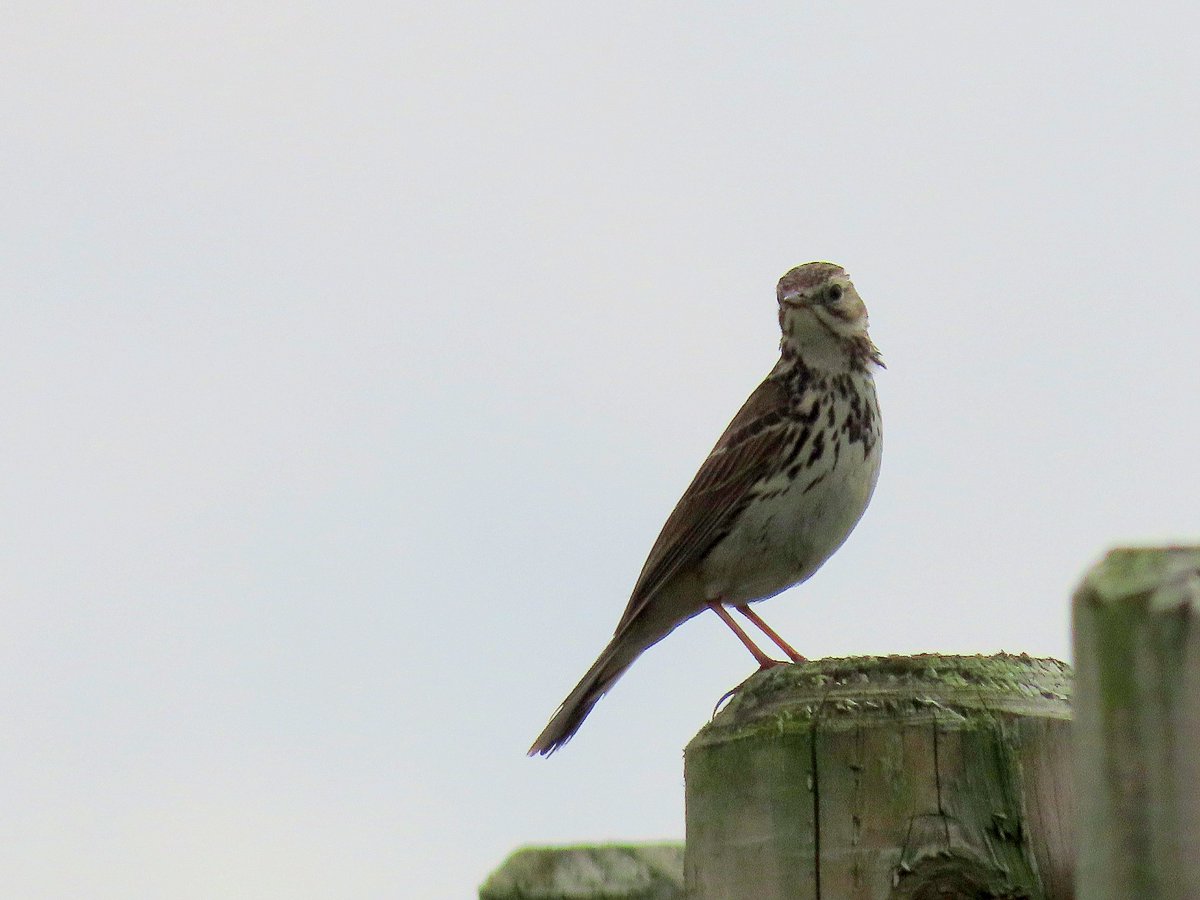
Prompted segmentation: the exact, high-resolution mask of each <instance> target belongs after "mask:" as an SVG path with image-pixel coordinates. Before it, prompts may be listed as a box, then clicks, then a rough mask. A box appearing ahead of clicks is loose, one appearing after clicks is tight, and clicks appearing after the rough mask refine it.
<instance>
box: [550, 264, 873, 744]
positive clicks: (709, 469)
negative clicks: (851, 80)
mask: <svg viewBox="0 0 1200 900" xmlns="http://www.w3.org/2000/svg"><path fill="white" fill-rule="evenodd" d="M775 296H776V302H777V305H778V313H779V328H780V341H779V361H778V362H777V363H776V364H775V366H774V368H772V369H771V372H770V374H768V375H767V377H766V378H765V379H764V380H763V382H762V383H761V384H760V385H759V386H758V387H757V388H756V389H755V390H754V392H753V393H751V394H750V397H749V398H748V399H747V400H746V402H745V403H744V404H743V405H742V408H741V409H740V410H739V411H738V413H737V415H735V416H734V417H733V420H732V421H731V422H730V423H729V426H728V427H727V428H726V429H725V431H724V433H723V434H722V435H721V437H720V439H718V441H717V443H716V446H714V447H713V449H712V451H711V452H710V453H709V455H708V458H707V459H705V460H704V463H703V464H702V465H701V466H700V470H699V471H698V472H697V473H696V476H695V478H694V479H693V480H692V482H691V484H690V485H689V486H688V488H687V490H685V491H684V493H683V496H682V497H681V498H680V499H679V502H678V503H677V504H676V505H675V509H674V510H673V511H672V512H671V514H670V516H668V517H667V521H666V524H664V525H663V528H662V532H661V533H660V534H659V536H658V539H657V540H656V541H655V542H654V544H653V546H652V547H651V550H650V554H649V556H648V557H647V558H646V562H645V564H644V565H643V567H642V571H641V574H640V575H639V576H638V579H637V582H636V583H635V585H634V588H633V592H632V594H631V596H630V598H629V603H628V605H627V606H626V607H625V612H624V614H623V615H622V616H621V619H620V621H619V622H618V623H617V627H616V630H615V631H614V633H613V637H612V640H611V641H610V642H609V644H608V646H607V647H605V648H604V650H603V652H601V654H600V656H599V657H598V658H597V659H596V661H595V663H594V664H593V665H592V667H591V668H590V669H588V671H587V673H586V674H585V675H584V676H583V678H582V679H581V680H580V682H579V684H578V685H576V687H575V688H574V690H572V691H571V693H570V694H568V695H567V698H566V699H565V700H564V701H563V702H562V704H561V705H560V706H559V708H558V710H557V711H556V712H555V714H554V715H553V717H552V718H551V719H550V721H549V723H548V724H547V725H546V727H545V729H544V730H543V731H542V733H541V734H540V735H538V737H537V740H535V741H534V742H533V745H532V746H531V747H530V748H529V751H528V755H530V756H535V755H541V756H548V755H550V754H551V753H553V752H554V751H556V750H558V749H559V748H561V747H562V746H563V745H564V744H565V743H566V742H567V741H569V740H570V739H571V738H572V737H573V736H574V735H575V733H576V732H577V731H578V730H579V727H580V726H581V725H582V724H583V721H584V719H585V718H586V717H587V715H588V713H590V712H591V710H592V708H593V707H594V706H595V705H596V702H597V701H598V700H599V699H600V698H601V696H603V695H604V694H605V692H607V691H608V690H609V689H610V688H611V687H612V686H613V685H614V684H615V683H616V681H617V679H619V678H620V677H621V676H622V675H623V674H624V673H625V672H626V671H627V670H628V669H629V667H630V666H631V665H633V663H634V661H635V660H637V658H638V657H639V656H641V654H642V653H643V652H645V651H646V650H647V649H648V648H649V647H651V646H652V645H654V644H656V643H658V642H659V641H660V640H662V639H663V638H664V637H666V636H667V635H668V634H670V633H671V632H672V631H673V630H674V629H675V628H676V627H677V626H679V625H681V624H682V623H683V622H686V621H687V620H688V619H691V618H692V617H693V616H696V615H699V614H700V613H702V612H704V611H705V610H712V611H713V612H714V613H715V614H716V615H717V616H718V617H720V619H721V620H722V621H723V622H724V623H725V624H726V625H727V626H729V628H730V629H731V630H732V631H733V632H734V634H735V635H737V637H738V639H739V640H740V641H741V642H742V643H743V644H744V645H745V646H746V648H747V649H748V650H750V652H751V654H752V655H753V656H754V658H755V660H756V661H757V662H758V663H759V666H760V668H768V667H770V666H773V665H779V664H780V663H779V662H777V661H776V660H774V659H772V658H771V657H769V656H768V655H767V654H766V653H764V652H763V651H762V650H761V649H760V648H759V647H758V646H757V645H756V644H755V643H754V641H753V640H752V639H751V638H750V637H749V635H747V634H746V632H745V631H744V630H743V629H742V627H741V626H740V625H739V624H738V622H737V620H736V619H735V618H734V617H733V615H732V614H731V613H730V608H732V609H734V610H736V611H737V612H738V613H740V614H741V615H742V616H743V617H745V619H746V620H747V621H749V622H750V623H751V624H753V625H754V626H755V627H756V628H758V629H759V630H760V631H762V632H763V634H764V635H766V637H767V638H768V639H769V640H770V641H771V642H772V643H774V644H775V645H776V646H777V647H779V649H780V650H782V651H783V653H784V654H785V655H787V656H788V657H789V659H791V660H792V661H793V662H803V661H804V657H803V656H801V655H800V654H799V653H797V652H796V651H795V650H794V649H793V648H792V647H791V645H790V644H788V643H787V642H786V641H784V640H783V639H782V638H781V637H780V636H779V635H778V634H777V633H776V632H775V631H774V630H772V629H771V628H770V627H769V626H768V625H767V624H766V623H765V622H763V620H762V619H761V618H760V617H759V616H758V615H757V613H755V612H754V611H753V610H752V609H751V608H750V606H749V604H751V603H753V602H756V601H759V600H765V599H767V598H769V597H773V596H775V595H776V594H778V593H780V592H781V591H783V590H786V589H787V588H789V587H792V586H794V585H797V584H799V583H801V582H803V581H805V580H807V579H808V578H809V577H811V576H812V574H813V573H814V572H816V571H817V569H819V568H820V567H821V566H822V565H823V564H824V563H825V561H826V560H827V559H829V557H830V556H831V555H832V554H833V553H834V552H835V551H836V550H837V549H838V548H839V547H840V546H841V545H842V543H843V542H844V541H845V540H846V538H847V537H848V536H849V535H850V532H851V531H852V530H853V529H854V527H855V525H857V524H858V521H859V519H860V518H861V517H862V514H863V513H864V512H865V511H866V508H867V504H868V503H869V502H870V500H871V495H872V493H873V492H874V490H875V483H876V480H877V479H878V477H879V465H880V455H881V450H882V444H881V438H882V432H881V420H880V415H879V404H878V401H877V400H876V396H875V379H874V371H875V369H876V368H882V367H883V360H882V358H881V356H880V353H879V350H878V349H877V348H876V346H875V344H874V343H873V342H872V341H871V338H870V336H869V334H868V327H867V326H868V323H867V308H866V306H865V305H864V303H863V300H862V298H861V297H860V296H859V294H858V291H857V290H856V289H855V287H854V284H853V283H852V282H851V280H850V277H849V275H848V274H847V273H846V270H845V269H843V268H842V267H841V266H839V265H836V264H834V263H830V262H810V263H805V264H804V265H801V266H796V267H795V268H793V269H791V270H789V271H788V272H787V273H785V274H784V275H783V277H782V278H780V279H779V283H778V286H777V288H776V293H775Z"/></svg>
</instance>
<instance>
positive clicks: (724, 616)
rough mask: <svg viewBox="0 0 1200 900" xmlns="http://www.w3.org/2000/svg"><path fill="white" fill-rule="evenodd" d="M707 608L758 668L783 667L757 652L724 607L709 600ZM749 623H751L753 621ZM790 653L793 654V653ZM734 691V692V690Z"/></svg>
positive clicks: (752, 643)
mask: <svg viewBox="0 0 1200 900" xmlns="http://www.w3.org/2000/svg"><path fill="white" fill-rule="evenodd" d="M708 608H709V609H711V610H712V611H713V612H715V613H716V614H717V615H718V616H720V617H721V621H722V622H724V623H725V624H726V625H728V626H729V627H730V629H731V630H732V631H733V633H734V634H736V635H737V636H738V640H739V641H741V642H742V643H743V644H744V645H745V646H746V649H747V650H749V651H750V653H751V654H752V655H753V656H754V658H755V659H756V660H758V666H759V668H761V669H770V668H771V667H773V666H779V665H783V664H782V663H781V662H780V661H779V660H777V659H771V657H769V656H767V654H765V653H763V652H762V651H761V650H759V649H758V647H757V646H756V645H755V643H754V641H752V640H750V635H748V634H746V632H744V631H743V630H742V626H741V625H739V624H738V623H737V622H735V621H733V616H731V615H730V614H729V610H727V609H726V608H725V607H724V606H722V605H721V604H720V603H718V602H717V601H716V600H710V601H709V603H708ZM751 621H753V619H752V620H751ZM792 652H793V653H794V652H795V651H792ZM734 690H736V688H735V689H734Z"/></svg>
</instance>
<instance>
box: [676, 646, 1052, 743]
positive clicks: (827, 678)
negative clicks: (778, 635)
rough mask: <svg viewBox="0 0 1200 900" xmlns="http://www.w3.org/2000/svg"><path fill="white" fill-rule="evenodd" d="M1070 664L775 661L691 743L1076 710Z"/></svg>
mask: <svg viewBox="0 0 1200 900" xmlns="http://www.w3.org/2000/svg"><path fill="white" fill-rule="evenodd" d="M1070 699H1071V669H1070V667H1069V666H1067V665H1066V664H1065V663H1062V662H1059V661H1058V660H1054V659H1035V658H1033V657H1030V656H1027V655H1024V654H1021V655H1013V654H1008V653H1000V654H996V655H994V656H946V655H941V654H920V655H917V656H856V657H847V658H844V659H819V660H813V661H810V662H806V663H799V664H796V665H789V666H778V667H776V668H773V669H768V670H767V671H764V672H760V673H758V674H756V675H755V676H753V677H752V678H750V679H749V680H748V681H747V682H746V683H745V684H744V685H743V686H742V688H741V689H740V690H739V691H738V692H737V693H736V694H735V695H734V697H733V699H732V700H731V701H730V702H729V704H728V705H727V706H726V707H725V708H724V709H722V710H721V711H720V713H719V714H718V715H717V716H716V717H715V718H714V719H713V721H712V722H711V723H710V724H709V725H707V726H706V727H705V728H704V729H702V730H701V731H700V733H699V734H698V735H697V736H696V737H695V738H694V739H693V740H692V743H691V744H690V745H689V747H691V746H699V745H703V744H706V743H709V742H712V741H729V740H738V739H741V738H747V737H753V736H759V735H766V734H770V733H772V732H775V733H778V734H781V735H782V734H786V733H791V732H796V731H805V730H809V729H811V728H812V724H813V722H814V720H816V719H818V718H819V719H820V720H821V728H822V729H826V730H828V729H836V728H839V727H845V728H855V727H859V726H860V725H861V724H862V723H863V722H864V721H870V720H879V719H904V720H906V721H910V722H913V723H916V722H933V721H938V722H941V723H943V724H950V723H954V724H955V725H956V727H959V728H973V727H978V726H981V725H982V726H987V727H990V726H991V723H992V720H993V717H994V716H995V715H996V714H997V713H1010V714H1014V715H1021V714H1037V715H1042V716H1051V717H1057V718H1063V719H1067V718H1070V715H1071V709H1070Z"/></svg>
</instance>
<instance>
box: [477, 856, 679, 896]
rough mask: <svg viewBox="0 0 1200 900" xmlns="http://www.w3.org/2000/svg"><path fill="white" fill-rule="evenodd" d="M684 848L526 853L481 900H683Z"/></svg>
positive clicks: (513, 859) (510, 862)
mask: <svg viewBox="0 0 1200 900" xmlns="http://www.w3.org/2000/svg"><path fill="white" fill-rule="evenodd" d="M683 896H684V893H683V847H682V846H681V845H680V844H677V843H664V844H593V845H589V846H579V847H525V848H523V849H521V850H518V851H517V852H516V853H514V854H513V855H512V856H510V857H509V858H508V859H506V860H505V861H504V864H503V865H502V866H500V868H498V869H496V871H494V872H493V873H492V874H491V875H489V876H488V879H487V881H486V882H485V883H484V885H483V886H482V887H481V888H480V889H479V900H535V898H536V900H683Z"/></svg>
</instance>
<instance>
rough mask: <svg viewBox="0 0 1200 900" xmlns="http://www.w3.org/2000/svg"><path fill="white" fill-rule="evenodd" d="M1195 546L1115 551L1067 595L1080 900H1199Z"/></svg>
mask: <svg viewBox="0 0 1200 900" xmlns="http://www.w3.org/2000/svg"><path fill="white" fill-rule="evenodd" d="M1198 607H1200V547H1171V548H1160V549H1151V548H1146V549H1124V550H1114V551H1112V552H1111V553H1109V554H1108V556H1107V557H1106V558H1105V559H1104V560H1103V561H1102V562H1101V563H1100V564H1099V565H1097V566H1096V567H1095V568H1094V569H1092V570H1091V572H1089V573H1088V575H1087V576H1086V578H1085V579H1084V581H1083V584H1082V585H1081V586H1080V588H1079V590H1078V591H1077V592H1076V594H1075V602H1074V619H1075V661H1076V666H1077V667H1078V669H1077V671H1078V692H1077V694H1076V699H1077V707H1076V710H1077V721H1076V729H1077V730H1076V742H1077V746H1078V751H1077V753H1078V757H1077V767H1078V768H1077V774H1076V778H1077V783H1078V785H1079V791H1078V794H1079V800H1078V802H1079V835H1080V844H1079V870H1078V889H1079V896H1080V897H1081V898H1086V900H1130V898H1135V897H1136V898H1139V900H1166V898H1173V900H1174V898H1177V900H1184V898H1195V897H1200V622H1198V621H1197V616H1198V614H1200V609H1198Z"/></svg>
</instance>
